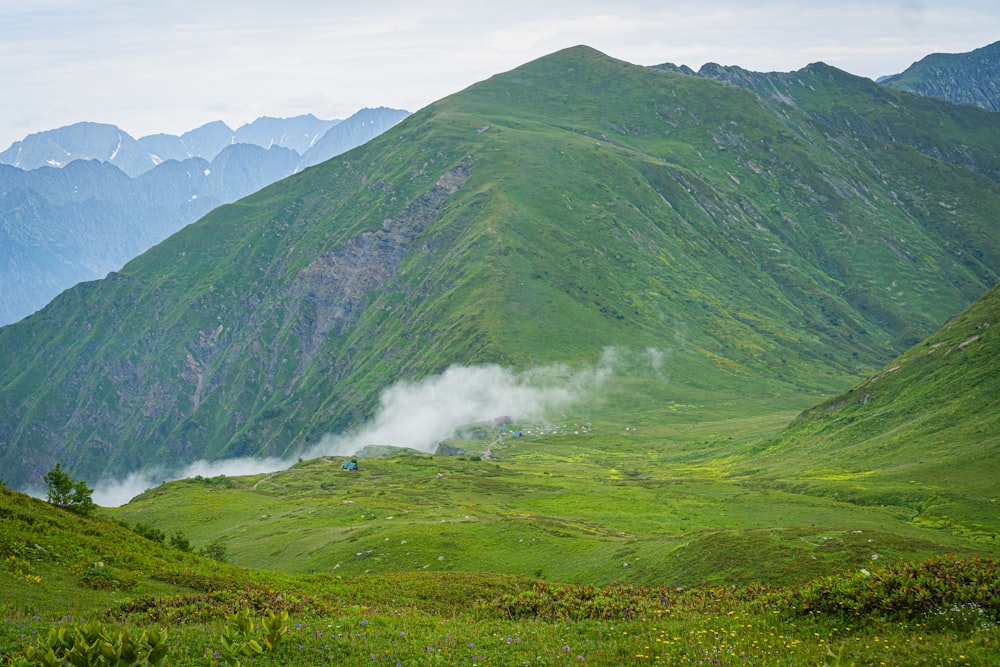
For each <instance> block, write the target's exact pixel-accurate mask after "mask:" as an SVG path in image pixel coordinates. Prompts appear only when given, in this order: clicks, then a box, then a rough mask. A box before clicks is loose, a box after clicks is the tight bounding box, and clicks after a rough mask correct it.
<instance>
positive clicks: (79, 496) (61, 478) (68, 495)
mask: <svg viewBox="0 0 1000 667" xmlns="http://www.w3.org/2000/svg"><path fill="white" fill-rule="evenodd" d="M45 486H46V487H48V490H49V492H48V496H47V497H46V498H47V500H48V501H49V502H50V503H52V504H53V505H55V506H56V507H62V508H64V509H68V510H70V511H71V512H76V513H77V514H90V512H91V511H92V510H93V509H94V507H96V505H94V501H93V500H92V499H91V497H90V495H91V494H92V493H93V492H94V490H93V489H90V488H87V483H86V482H84V481H83V480H80V481H79V482H78V481H76V480H75V479H73V478H72V477H71V476H70V475H69V473H67V472H66V471H65V470H63V469H62V465H61V464H59V463H58V462H57V463H56V467H55V468H53V469H52V470H50V471H48V472H47V473H45Z"/></svg>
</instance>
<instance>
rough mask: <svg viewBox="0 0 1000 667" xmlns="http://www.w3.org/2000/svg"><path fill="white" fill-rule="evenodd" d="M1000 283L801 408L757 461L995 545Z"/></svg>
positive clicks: (780, 476) (999, 470)
mask: <svg viewBox="0 0 1000 667" xmlns="http://www.w3.org/2000/svg"><path fill="white" fill-rule="evenodd" d="M998 322H1000V287H995V288H993V289H991V290H990V291H989V292H987V293H986V294H985V295H984V296H983V297H981V298H980V299H978V300H977V301H976V302H975V303H973V304H972V306H970V307H969V308H968V309H967V310H965V311H964V312H963V313H961V314H960V315H958V316H957V317H955V318H954V319H952V320H950V321H949V322H948V323H947V324H945V326H944V327H942V328H941V330H940V331H938V332H937V333H935V334H934V335H932V336H930V337H928V338H927V339H926V340H924V341H923V342H921V343H920V344H918V345H916V346H914V347H912V348H910V349H909V350H907V351H906V352H905V353H904V354H902V355H901V356H900V357H899V358H897V359H895V360H893V361H892V362H891V363H890V364H889V365H887V366H886V367H885V368H883V369H882V370H881V371H879V372H878V373H877V374H875V375H873V376H872V377H870V378H868V379H867V380H865V381H863V382H861V383H860V384H857V385H856V386H854V387H852V388H851V389H849V390H848V391H846V392H844V393H842V394H839V395H837V396H834V397H833V398H830V399H828V400H826V401H824V402H823V403H821V404H820V405H818V406H816V407H814V408H811V409H810V410H807V411H805V412H803V413H802V414H801V415H800V416H799V418H798V419H796V420H795V421H794V422H792V423H791V424H790V425H789V426H788V427H787V428H786V429H785V430H784V431H783V432H782V433H781V434H780V435H779V436H778V437H777V438H776V439H774V440H773V441H771V442H770V443H769V446H768V448H767V450H766V451H765V452H761V453H760V454H759V456H757V457H756V458H755V464H756V465H759V466H761V467H762V468H764V469H766V470H767V471H768V472H767V473H766V475H767V476H772V477H773V478H774V479H775V480H786V481H787V480H789V479H796V480H798V487H797V488H802V486H803V485H805V486H808V487H809V488H810V489H811V490H812V491H819V492H821V493H822V492H825V493H837V494H841V495H842V496H845V497H851V496H852V495H854V496H859V497H861V496H867V497H869V499H870V500H871V501H874V502H880V503H884V504H887V505H889V504H891V505H907V506H909V507H910V510H911V511H912V512H913V516H912V519H911V520H912V521H913V522H914V523H916V524H920V525H926V526H930V527H934V528H948V529H950V531H951V532H954V533H958V534H963V535H967V536H969V537H972V538H974V539H980V540H985V541H988V542H989V541H992V540H995V539H996V533H997V530H998V528H1000V526H998V525H997V521H996V512H995V511H993V510H992V507H991V505H992V504H995V503H996V502H997V499H996V497H995V492H996V479H997V476H998V475H1000V462H998V460H997V451H998V450H1000V334H998V327H997V323H998Z"/></svg>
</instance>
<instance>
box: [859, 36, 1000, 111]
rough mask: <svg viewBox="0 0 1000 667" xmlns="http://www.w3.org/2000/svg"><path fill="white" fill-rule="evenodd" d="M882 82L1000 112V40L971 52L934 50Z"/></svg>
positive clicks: (927, 95) (910, 91)
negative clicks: (938, 51) (934, 51)
mask: <svg viewBox="0 0 1000 667" xmlns="http://www.w3.org/2000/svg"><path fill="white" fill-rule="evenodd" d="M878 82H879V83H880V84H882V85H883V86H889V87H890V88H895V89H896V90H905V91H906V92H909V93H915V94H917V95H923V96H925V97H936V98H938V99H941V100H948V101H949V102H954V103H955V104H974V105H976V106H977V107H982V108H983V109H986V110H988V111H1000V42H994V43H993V44H990V45H988V46H984V47H982V48H979V49H975V50H974V51H970V52H968V53H933V54H931V55H929V56H927V57H925V58H922V59H921V60H918V61H917V62H915V63H913V64H912V65H910V66H909V67H907V68H906V70H905V71H903V72H901V73H900V74H893V75H891V76H885V77H882V78H880V79H879V80H878Z"/></svg>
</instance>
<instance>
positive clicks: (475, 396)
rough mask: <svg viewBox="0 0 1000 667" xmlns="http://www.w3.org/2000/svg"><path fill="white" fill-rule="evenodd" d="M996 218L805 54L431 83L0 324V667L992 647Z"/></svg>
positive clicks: (912, 652)
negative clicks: (104, 271) (78, 492)
mask: <svg viewBox="0 0 1000 667" xmlns="http://www.w3.org/2000/svg"><path fill="white" fill-rule="evenodd" d="M998 219H1000V115H998V114H997V113H996V112H990V111H986V110H984V109H980V108H976V107H973V106H960V105H955V104H951V103H949V102H946V101H943V100H937V99H931V98H927V97H918V96H916V95H914V94H911V93H908V92H905V91H901V90H894V89H892V88H890V87H886V86H882V85H879V84H877V83H875V82H873V81H871V80H869V79H865V78H861V77H856V76H853V75H851V74H848V73H846V72H843V71H840V70H838V69H835V68H833V67H830V66H827V65H824V64H822V63H816V64H812V65H809V66H807V67H805V68H803V69H801V70H798V71H796V72H790V73H767V74H764V73H756V72H749V71H746V70H742V69H739V68H734V67H729V68H724V67H720V66H717V65H706V66H705V67H703V68H702V70H701V71H699V72H694V71H692V70H689V69H687V68H684V67H677V66H674V65H670V64H664V65H661V66H658V67H643V66H638V65H633V64H630V63H626V62H623V61H620V60H616V59H613V58H610V57H608V56H606V55H604V54H602V53H599V52H597V51H595V50H593V49H591V48H589V47H585V46H578V47H574V48H569V49H565V50H562V51H559V52H556V53H553V54H551V55H549V56H546V57H543V58H540V59H538V60H536V61H533V62H530V63H527V64H525V65H523V66H521V67H518V68H516V69H513V70H511V71H509V72H505V73H502V74H498V75H496V76H494V77H492V78H490V79H488V80H485V81H482V82H480V83H478V84H475V85H473V86H471V87H469V88H467V89H465V90H463V91H460V92H458V93H455V94H454V95H451V96H449V97H446V98H444V99H441V100H440V101H438V102H435V103H434V104H431V105H429V106H427V107H425V108H424V109H422V110H420V111H418V112H416V113H414V114H412V115H410V116H408V117H407V118H406V119H405V120H403V121H401V122H400V123H398V124H397V125H395V126H394V127H392V128H391V129H389V130H387V131H385V132H384V133H382V134H380V135H379V136H378V137H376V138H374V139H372V140H371V141H369V142H368V143H366V144H364V145H362V146H360V147H358V148H355V149H353V150H350V151H348V152H347V153H344V154H342V155H340V156H338V157H336V158H334V159H332V160H329V161H327V162H323V163H321V164H318V165H316V166H313V167H310V168H308V169H306V170H304V171H302V172H301V173H298V174H295V175H293V176H290V177H288V178H286V179H284V180H281V181H279V182H277V183H275V184H273V185H270V186H268V187H266V188H264V189H263V190H260V191H259V192H257V193H256V194H253V195H250V196H248V197H246V198H244V199H241V200H239V201H237V202H235V203H233V204H227V205H224V206H221V207H219V208H216V209H215V210H213V211H211V212H210V213H209V214H207V215H206V216H205V217H203V218H202V219H201V220H199V221H197V222H195V223H193V224H191V225H189V226H187V227H185V228H184V229H182V230H181V231H179V232H177V233H175V234H174V235H172V236H170V237H169V238H167V239H166V240H164V241H163V242H161V243H159V244H158V245H156V246H155V247H153V248H152V249H150V250H148V251H147V252H145V253H143V254H142V255H140V256H139V257H137V258H135V259H134V260H132V261H130V262H129V263H128V264H127V265H125V266H124V267H123V268H122V269H121V270H120V271H118V272H115V273H112V274H110V275H108V277H107V278H105V279H103V280H98V281H93V282H88V283H82V284H80V285H77V286H76V287H74V288H72V289H69V290H67V291H65V292H63V293H62V294H61V295H60V296H59V297H57V298H56V299H55V300H54V301H52V302H51V303H50V304H49V305H48V306H47V307H45V308H44V309H43V310H41V311H39V312H38V313H36V314H34V315H32V316H30V317H28V318H25V319H24V320H21V321H20V322H17V323H14V324H11V325H8V326H5V327H2V328H0V409H2V414H3V419H2V421H0V443H2V449H0V470H2V473H0V477H2V479H3V484H4V486H5V487H7V488H2V489H0V517H2V519H3V523H2V528H0V559H2V560H0V582H2V583H3V587H4V589H5V590H6V591H7V592H6V593H5V594H4V595H3V596H2V597H0V614H2V615H3V618H4V620H3V623H2V624H0V656H3V661H4V662H3V664H8V663H9V664H17V665H21V664H63V662H61V661H62V660H65V661H66V663H67V664H70V663H72V664H106V663H105V662H97V660H98V658H96V657H93V656H92V659H93V660H94V661H93V662H86V658H85V657H80V655H82V654H84V653H86V651H87V650H89V649H88V648H87V647H98V648H95V649H93V650H94V651H98V652H100V651H103V653H102V655H104V656H105V658H101V659H104V660H107V661H110V660H111V658H109V657H107V656H110V655H112V654H113V655H115V656H117V657H116V658H115V659H117V660H119V662H108V663H107V664H122V665H124V664H202V665H204V664H253V665H271V664H328V665H332V664H336V665H362V664H363V665H397V664H399V665H425V664H471V663H474V662H484V663H489V664H496V665H556V664H589V665H607V664H705V665H707V664H730V665H733V664H741V665H742V664H764V665H770V664H865V665H867V664H873V665H874V664H928V665H930V664H935V665H937V664H952V663H957V664H963V663H967V664H998V663H997V662H996V655H997V654H998V648H997V640H998V638H1000V631H998V626H997V623H998V620H1000V571H998V569H997V560H996V556H997V553H998V551H1000V545H998V543H997V540H996V536H997V534H998V532H1000V512H998V509H997V505H996V503H997V493H996V492H997V486H996V481H995V480H996V479H997V478H998V475H1000V453H998V444H1000V443H998V435H997V434H998V433H1000V403H998V402H1000V379H998V378H1000V368H998V367H997V366H998V361H997V359H998V356H1000V355H998V352H1000V350H998V345H1000V343H998V339H997V329H998V327H997V324H998V319H1000V292H998V289H1000V288H996V287H995V286H996V285H997V282H998V279H1000V275H998V273H1000V233H998V228H997V221H998ZM350 461H354V462H355V463H356V464H357V465H356V468H354V469H351V468H352V466H346V467H345V465H346V464H347V463H348V462H350ZM53 470H55V471H56V472H57V473H59V475H63V474H64V473H65V475H66V476H63V477H60V479H61V480H63V481H64V482H65V483H66V484H70V483H75V482H77V480H85V482H86V484H89V485H90V486H92V487H93V490H94V491H95V500H98V505H117V504H119V502H107V503H104V502H101V499H102V497H107V498H110V497H111V496H109V495H105V496H102V493H105V494H106V493H107V491H108V489H113V488H119V489H123V490H130V491H129V492H128V493H127V494H126V495H125V496H124V497H122V498H120V502H121V503H125V501H129V502H127V503H125V504H121V506H119V507H109V506H97V507H93V508H91V507H90V506H89V505H88V506H86V507H85V509H84V510H81V508H80V507H72V506H63V507H60V506H58V505H60V503H58V502H53V503H45V502H43V501H41V500H38V499H35V498H31V497H29V496H27V495H24V494H22V493H20V492H19V491H14V490H11V489H19V490H22V491H31V492H33V494H34V495H41V494H43V493H44V491H41V492H40V491H39V490H40V489H43V488H44V487H43V484H44V483H45V481H46V479H48V480H51V479H53V477H52V472H51V471H53ZM47 472H48V473H49V476H48V478H47V477H46V473H47ZM161 482H162V483H161ZM132 483H135V484H137V486H135V487H133V486H131V484H132ZM86 484H84V485H79V486H77V487H75V488H76V489H81V487H82V490H83V491H86V490H87V486H86ZM67 488H70V487H67ZM133 488H134V491H131V489H133ZM140 491H141V493H139V492H140ZM134 493H138V495H136V496H135V497H132V496H133V495H134ZM51 495H52V494H51V487H50V500H51V499H52V498H51ZM53 505H55V506H53ZM74 642H75V643H74ZM101 647H108V648H107V649H106V650H105V649H104V648H101ZM60 651H62V653H60ZM73 651H76V652H77V654H75V657H71V656H70V654H71V653H72V652H73ZM48 653H51V654H52V656H54V657H53V658H52V660H53V661H52V662H45V659H46V658H45V656H46V655H48ZM61 655H65V656H66V657H65V658H61V657H59V656H61ZM96 655H97V654H96V653H94V656H96ZM73 660H80V661H81V662H72V661H73Z"/></svg>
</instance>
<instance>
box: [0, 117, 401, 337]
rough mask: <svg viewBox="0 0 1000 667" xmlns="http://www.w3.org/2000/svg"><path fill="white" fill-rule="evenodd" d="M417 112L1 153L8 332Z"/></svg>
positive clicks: (67, 140)
mask: <svg viewBox="0 0 1000 667" xmlns="http://www.w3.org/2000/svg"><path fill="white" fill-rule="evenodd" d="M407 115H408V112H406V111H401V110H396V109H387V108H377V109H362V110H361V111H358V112H357V113H355V114H354V115H352V116H351V117H349V118H347V119H346V120H343V121H324V120H319V119H317V118H315V117H314V116H311V115H307V116H299V117H296V118H285V119H280V118H260V119H258V120H256V121H254V122H253V123H250V124H248V125H244V126H242V127H240V128H239V129H237V130H235V131H234V130H231V129H230V128H229V127H227V126H226V125H225V124H224V123H222V122H215V123H209V124H207V125H204V126H202V127H200V128H198V129H196V130H192V131H191V132H186V133H185V134H183V135H181V136H180V137H176V136H171V135H165V134H158V135H152V136H149V137H143V138H142V139H138V140H136V139H133V138H132V137H131V136H129V135H128V134H127V133H125V132H124V131H122V130H121V129H119V128H117V127H115V126H113V125H101V124H97V123H77V124H74V125H70V126H67V127H63V128H59V129H56V130H49V131H46V132H39V133H37V134H33V135H30V136H28V137H26V138H25V139H24V140H23V141H19V142H16V143H15V144H13V145H12V146H11V147H10V148H9V149H7V150H6V151H4V152H3V153H2V154H0V284H2V285H3V286H4V289H3V290H2V291H0V324H6V323H9V322H14V321H16V320H18V319H20V318H22V317H24V316H26V315H29V314H31V313H33V312H35V311H36V310H38V309H39V308H41V307H42V306H44V305H45V304H46V303H48V302H49V301H50V300H51V299H52V298H53V297H54V296H56V295H57V294H58V293H59V292H61V291H62V290H64V289H66V288H67V287H70V286H72V285H75V284H76V283H78V282H81V281H85V280H93V279H95V278H101V277H103V276H105V275H107V273H108V272H109V271H113V270H115V269H118V268H120V267H121V266H122V265H123V264H124V263H125V262H127V261H128V260H130V259H132V258H133V257H135V256H136V255H138V254H140V253H141V252H143V251H144V250H146V249H147V248H149V247H151V246H152V245H154V244H156V243H158V242H160V241H162V240H163V239H165V238H166V237H167V236H169V235H170V234H172V233H173V232H175V231H177V230H178V229H180V228H182V227H184V226H185V225H187V224H189V223H191V222H193V221H195V220H197V219H198V218H200V217H201V216H202V215H204V214H205V213H207V212H208V211H210V210H211V209H213V208H215V207H216V206H219V205H221V204H225V203H228V202H231V201H235V200H236V199H239V198H240V197H243V196H245V195H248V194H250V193H251V192H255V191H256V190H259V189H260V188H262V187H264V186H265V185H268V184H270V183H273V182H275V181H277V180H279V179H281V178H284V177H286V176H288V175H290V174H293V173H295V172H297V171H301V170H302V169H304V168H306V167H309V166H311V165H314V164H318V163H319V162H322V161H324V160H327V159H329V158H331V157H333V156H335V155H339V154H340V153H343V152H345V151H347V150H349V149H351V148H353V147H354V146H358V145H360V144H363V143H364V142H366V141H368V140H369V139H371V138H373V137H375V136H377V135H378V134H380V133H381V132H383V131H385V130H386V129H388V128H390V127H392V126H393V125H395V124H396V123H397V122H399V121H400V120H402V119H403V118H405V117H406V116H407Z"/></svg>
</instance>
